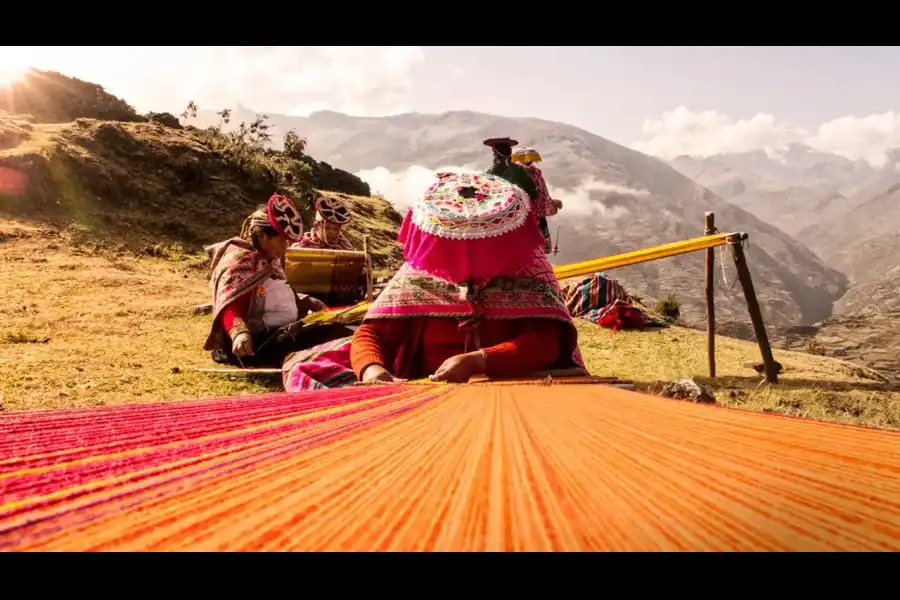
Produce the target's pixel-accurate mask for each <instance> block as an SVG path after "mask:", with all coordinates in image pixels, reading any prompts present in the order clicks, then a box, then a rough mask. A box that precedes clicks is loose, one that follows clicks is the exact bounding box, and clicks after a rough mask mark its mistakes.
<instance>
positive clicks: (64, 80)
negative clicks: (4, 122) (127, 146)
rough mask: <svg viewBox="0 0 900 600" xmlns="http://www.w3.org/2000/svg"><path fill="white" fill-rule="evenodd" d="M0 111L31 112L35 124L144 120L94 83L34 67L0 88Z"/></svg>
mask: <svg viewBox="0 0 900 600" xmlns="http://www.w3.org/2000/svg"><path fill="white" fill-rule="evenodd" d="M0 110H5V111H7V112H10V113H19V114H29V115H32V116H34V118H35V120H36V121H37V122H38V123H68V122H71V121H74V120H75V119H77V118H79V117H83V118H88V119H99V120H103V121H130V122H143V121H146V120H147V119H146V118H145V117H142V116H141V115H139V114H137V113H136V112H135V110H134V108H132V107H131V106H130V105H129V104H128V103H127V102H125V101H124V100H122V99H121V98H117V97H116V96H113V95H112V94H110V93H108V92H107V91H106V90H104V89H103V87H102V86H100V85H97V84H96V83H89V82H87V81H82V80H80V79H76V78H74V77H66V76H65V75H63V74H61V73H57V72H55V71H40V70H38V69H32V70H30V71H29V72H28V73H26V74H25V76H24V77H23V78H22V79H21V80H19V81H16V82H14V83H12V84H11V85H9V86H5V87H0Z"/></svg>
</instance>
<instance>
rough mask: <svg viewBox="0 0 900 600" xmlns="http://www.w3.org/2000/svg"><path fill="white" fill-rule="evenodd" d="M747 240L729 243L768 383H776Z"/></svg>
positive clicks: (734, 239)
mask: <svg viewBox="0 0 900 600" xmlns="http://www.w3.org/2000/svg"><path fill="white" fill-rule="evenodd" d="M745 239H747V234H746V233H739V234H735V235H734V236H733V237H731V238H729V239H728V243H729V244H730V245H731V250H732V252H733V253H734V266H735V267H737V275H738V279H739V280H740V282H741V287H742V288H743V289H744V299H745V300H746V301H747V311H748V312H749V313H750V320H751V321H752V322H753V331H754V333H756V342H757V343H758V344H759V351H760V353H761V354H762V359H763V365H764V366H765V369H766V381H768V382H769V383H776V382H777V381H778V373H777V371H776V370H775V369H776V367H775V357H774V356H772V347H771V346H770V345H769V336H768V335H767V334H766V326H765V324H764V323H763V318H762V311H760V309H759V301H758V300H757V299H756V291H755V290H754V289H753V279H752V278H751V277H750V269H749V268H748V267H747V258H746V256H744V247H743V245H742V244H741V242H743V241H744V240H745Z"/></svg>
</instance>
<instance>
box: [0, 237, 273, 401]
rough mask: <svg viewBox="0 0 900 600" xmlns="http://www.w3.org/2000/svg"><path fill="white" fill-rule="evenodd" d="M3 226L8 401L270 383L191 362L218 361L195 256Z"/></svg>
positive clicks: (0, 293)
mask: <svg viewBox="0 0 900 600" xmlns="http://www.w3.org/2000/svg"><path fill="white" fill-rule="evenodd" d="M0 235H2V236H4V237H6V241H5V242H3V243H0V315H2V319H0V405H2V407H3V409H4V410H23V409H44V408H64V407H74V406H90V405H98V404H115V403H123V402H134V401H151V400H160V399H173V400H174V399H179V398H186V397H198V396H211V395H227V394H236V393H252V392H256V391H259V390H260V389H262V388H261V386H260V385H259V384H258V383H254V382H245V381H238V382H233V381H227V380H224V379H221V378H216V377H211V376H209V375H204V374H199V373H194V372H191V371H190V369H191V368H193V367H199V366H207V367H208V366H214V365H213V364H212V361H211V359H210V358H209V355H208V354H207V353H205V352H203V350H202V346H203V341H204V340H205V336H206V334H207V333H208V327H209V317H208V316H207V317H204V316H193V315H192V313H191V309H190V307H191V306H192V305H193V304H197V303H198V302H203V301H205V299H206V298H207V296H208V291H207V287H206V285H205V282H204V280H203V273H202V271H197V270H196V269H191V268H190V267H189V263H187V262H185V261H178V262H174V261H166V260H161V259H146V258H141V259H137V258H133V257H131V256H129V255H122V256H115V255H98V254H92V253H89V252H77V251H73V250H72V249H71V248H67V247H65V245H64V244H62V243H59V240H55V239H52V238H51V239H48V238H47V237H45V236H44V235H43V234H42V232H41V230H39V229H37V228H30V227H27V226H25V225H21V224H20V225H18V227H15V228H13V227H11V224H10V223H9V222H5V223H0ZM48 244H49V249H48ZM173 369H177V370H178V372H174V371H173Z"/></svg>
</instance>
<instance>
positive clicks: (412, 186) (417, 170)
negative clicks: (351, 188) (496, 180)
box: [356, 165, 473, 213]
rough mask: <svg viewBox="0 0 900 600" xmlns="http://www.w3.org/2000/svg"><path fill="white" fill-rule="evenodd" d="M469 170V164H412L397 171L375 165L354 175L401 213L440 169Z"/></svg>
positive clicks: (425, 187)
mask: <svg viewBox="0 0 900 600" xmlns="http://www.w3.org/2000/svg"><path fill="white" fill-rule="evenodd" d="M471 170H473V167H471V166H468V167H455V166H447V167H441V168H439V169H434V170H432V169H428V168H425V167H420V166H419V165H413V166H411V167H409V168H408V169H406V170H404V171H401V172H399V173H392V172H391V171H389V170H388V169H386V168H385V167H375V168H374V169H366V170H365V171H360V172H359V173H356V176H357V177H359V178H360V179H362V180H363V181H365V182H366V183H368V184H369V187H370V188H371V189H372V193H373V194H381V195H382V196H384V199H385V200H387V201H388V202H390V203H391V204H392V205H393V206H394V208H395V209H397V211H399V212H401V213H402V212H403V211H404V210H406V209H407V208H408V207H409V205H410V204H412V203H413V202H414V201H415V200H416V199H418V198H421V197H422V195H423V194H424V193H425V190H426V189H428V186H430V185H431V184H432V183H434V179H435V173H439V172H441V171H451V172H455V173H461V172H465V171H471Z"/></svg>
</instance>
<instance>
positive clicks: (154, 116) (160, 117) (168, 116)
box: [145, 112, 183, 129]
mask: <svg viewBox="0 0 900 600" xmlns="http://www.w3.org/2000/svg"><path fill="white" fill-rule="evenodd" d="M145 116H146V117H147V120H148V121H150V122H151V123H159V124H160V125H165V126H166V127H171V128H172V129H183V128H182V126H181V121H179V120H178V117H176V116H175V115H173V114H172V113H167V112H163V113H158V112H148V113H147V114H146V115H145Z"/></svg>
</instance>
